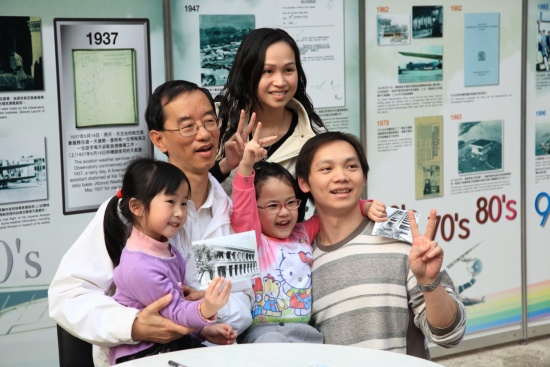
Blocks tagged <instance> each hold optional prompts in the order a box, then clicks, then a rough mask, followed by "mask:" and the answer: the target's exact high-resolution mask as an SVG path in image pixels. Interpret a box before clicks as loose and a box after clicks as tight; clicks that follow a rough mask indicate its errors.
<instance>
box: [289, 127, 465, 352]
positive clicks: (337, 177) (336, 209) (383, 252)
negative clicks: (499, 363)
mask: <svg viewBox="0 0 550 367" xmlns="http://www.w3.org/2000/svg"><path fill="white" fill-rule="evenodd" d="M367 173H368V164H367V160H366V158H365V154H364V151H363V148H362V146H361V143H360V142H359V141H358V140H357V139H356V138H355V137H354V136H353V135H350V134H346V133H341V132H327V133H322V134H320V135H317V136H315V137H313V138H311V139H310V140H309V141H308V142H307V143H306V144H305V145H304V146H303V147H302V149H301V151H300V154H299V157H298V162H297V165H296V175H297V177H298V182H299V185H300V188H301V189H302V190H303V191H304V192H306V193H307V194H308V195H311V197H312V198H313V201H314V202H315V206H316V208H317V213H318V215H319V219H320V222H321V231H320V232H319V234H318V235H317V237H316V239H315V241H314V246H313V250H314V252H313V268H312V298H313V312H312V318H311V319H312V321H313V323H314V324H315V326H316V327H317V328H319V330H320V331H321V332H322V333H323V335H324V336H325V343H327V344H343V345H355V346H362V347H367V348H375V349H382V350H388V351H393V352H398V353H403V354H405V353H406V354H409V355H415V356H417V357H422V358H426V359H429V353H428V349H427V344H426V340H429V341H431V342H433V343H435V344H438V345H440V346H443V347H453V346H456V345H457V344H458V343H459V342H460V341H461V340H462V338H463V336H464V332H465V329H466V312H465V309H464V305H463V304H462V303H461V302H460V301H459V300H458V298H457V296H456V294H455V292H454V286H453V283H452V280H451V279H450V278H449V276H448V275H447V273H446V272H445V271H441V266H442V263H443V249H442V248H441V247H439V246H438V244H437V242H435V241H432V238H433V235H434V228H435V215H436V212H435V210H433V211H432V212H431V213H430V218H429V220H428V226H427V229H426V232H425V234H424V235H421V234H420V232H419V231H418V227H417V224H416V220H415V218H414V215H413V214H412V212H410V213H409V220H410V226H411V231H412V235H413V243H412V246H411V244H409V243H406V242H401V241H398V240H394V239H389V238H385V237H377V236H373V235H372V226H373V224H374V223H373V222H370V221H369V220H368V218H365V217H363V216H362V215H361V213H360V211H359V210H357V205H358V204H357V203H358V202H359V198H360V197H361V195H362V193H363V188H364V186H365V184H366V180H367Z"/></svg>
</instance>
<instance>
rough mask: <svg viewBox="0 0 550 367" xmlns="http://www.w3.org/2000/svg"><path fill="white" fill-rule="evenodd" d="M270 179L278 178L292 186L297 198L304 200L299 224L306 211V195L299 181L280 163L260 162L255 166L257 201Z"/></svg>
mask: <svg viewBox="0 0 550 367" xmlns="http://www.w3.org/2000/svg"><path fill="white" fill-rule="evenodd" d="M270 178H277V179H279V180H281V181H282V182H284V183H286V184H288V185H290V186H292V188H293V189H294V194H295V195H296V198H298V199H300V200H302V204H301V205H300V206H299V207H298V222H301V221H303V220H304V216H305V213H306V212H305V211H306V200H307V198H305V194H304V192H303V191H302V190H300V187H299V186H298V181H296V179H295V178H294V177H292V174H291V173H290V172H289V171H288V170H287V169H286V168H284V167H283V166H281V165H280V164H279V163H275V162H265V161H259V162H256V163H255V164H254V188H255V189H256V199H258V197H259V196H260V193H261V190H262V184H263V183H264V182H266V181H267V180H269V179H270Z"/></svg>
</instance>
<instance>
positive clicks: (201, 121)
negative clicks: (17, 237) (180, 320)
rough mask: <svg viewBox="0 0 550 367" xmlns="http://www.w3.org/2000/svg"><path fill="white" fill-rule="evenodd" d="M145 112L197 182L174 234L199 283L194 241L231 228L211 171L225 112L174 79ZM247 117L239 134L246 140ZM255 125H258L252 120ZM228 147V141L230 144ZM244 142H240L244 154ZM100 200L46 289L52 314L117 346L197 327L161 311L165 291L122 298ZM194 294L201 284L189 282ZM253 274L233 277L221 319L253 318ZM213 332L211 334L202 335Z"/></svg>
mask: <svg viewBox="0 0 550 367" xmlns="http://www.w3.org/2000/svg"><path fill="white" fill-rule="evenodd" d="M145 119H146V121H147V125H148V128H149V137H150V139H151V141H152V142H153V144H154V145H155V147H157V148H158V149H159V150H160V151H161V152H163V153H165V154H166V155H167V156H168V162H170V163H172V164H173V165H175V166H177V167H179V168H180V169H181V170H182V171H183V172H185V174H186V176H187V177H188V179H189V182H190V184H191V192H190V194H191V195H190V200H189V202H188V206H187V222H186V224H185V226H184V227H183V228H182V230H181V231H180V233H179V235H177V236H176V237H174V239H173V240H171V243H172V245H173V246H174V247H175V248H177V249H179V250H180V251H181V253H182V254H183V256H184V258H185V260H186V262H187V269H186V279H187V282H188V284H189V285H190V286H191V287H192V288H194V289H198V287H199V283H198V276H197V268H196V264H195V258H194V255H193V251H192V248H191V242H192V241H197V240H200V239H205V238H214V237H219V236H224V235H228V234H231V233H233V230H232V227H231V224H230V219H229V214H230V211H231V201H230V200H229V198H228V197H227V195H226V193H225V192H224V190H223V189H222V187H221V186H220V184H219V183H218V182H217V181H216V180H215V179H214V178H213V176H212V175H211V174H210V173H209V170H210V169H211V168H212V167H213V166H214V163H215V160H216V154H217V151H218V142H219V138H220V131H219V127H220V119H218V117H217V116H216V112H215V108H214V102H213V100H212V97H211V95H210V93H209V92H208V91H207V90H205V89H202V88H199V87H198V86H197V85H196V84H193V83H189V82H186V81H169V82H166V83H164V84H162V85H161V86H159V87H158V88H157V89H156V90H155V92H154V93H153V94H152V95H151V97H150V99H149V103H148V106H147V110H146V112H145ZM243 124H244V122H243V123H242V124H241V125H240V128H239V130H238V132H237V134H236V136H235V139H234V141H233V145H234V146H237V144H235V142H242V139H241V138H242V136H246V135H248V133H249V128H247V129H246V131H243V130H244V129H243V127H242V126H243ZM250 128H252V127H250ZM226 147H227V145H226ZM238 151H239V149H238V148H236V153H237V154H238ZM105 206H106V203H104V204H102V205H101V206H100V208H99V209H98V211H97V214H96V215H95V217H94V218H93V219H92V221H91V223H90V224H89V225H88V227H87V228H86V229H85V230H84V232H83V233H82V234H81V236H80V237H79V238H78V239H77V240H76V242H75V243H74V244H73V246H72V247H71V248H70V249H69V251H68V252H67V253H66V254H65V255H64V257H63V259H62V260H61V263H60V265H59V268H58V270H57V273H56V275H55V277H54V279H53V281H52V283H51V285H50V289H49V292H48V298H49V310H50V316H51V317H52V318H53V319H54V320H55V321H56V322H57V323H58V324H60V325H61V326H62V327H63V328H65V329H66V330H67V331H69V332H70V333H71V334H74V335H76V336H78V337H79V338H81V339H83V340H86V341H88V342H90V343H93V344H96V345H99V346H102V347H111V346H114V345H119V344H128V343H134V342H135V341H151V342H155V343H166V342H169V341H172V340H174V339H177V338H179V337H181V336H182V335H184V334H188V333H189V332H191V331H192V330H190V329H188V328H186V327H185V326H181V325H177V324H174V323H173V322H171V321H170V320H168V319H165V318H163V317H162V316H161V315H160V314H159V311H160V310H161V309H162V308H163V307H165V306H166V305H168V304H169V303H170V301H171V299H170V296H166V297H164V298H162V299H160V300H158V301H157V302H155V303H153V304H152V305H150V306H149V307H147V308H146V309H144V310H143V311H141V312H138V310H136V309H132V308H127V307H124V306H121V305H120V304H118V303H117V302H116V301H115V300H114V299H112V298H111V297H110V295H112V293H113V291H114V290H113V262H112V261H111V259H110V257H109V254H108V252H107V250H106V248H105V242H104V238H103V217H104V212H105ZM186 292H187V293H188V292H191V294H190V295H189V296H188V297H190V298H192V299H197V298H200V297H202V295H203V294H202V293H203V292H200V291H194V290H193V289H186ZM252 298H253V295H252V293H251V288H250V283H249V282H239V283H233V286H232V294H231V297H230V299H229V302H228V303H227V305H226V306H224V307H223V308H222V309H221V310H220V311H219V312H218V321H219V322H223V323H227V324H230V325H231V326H233V328H234V329H235V330H236V331H237V332H238V333H240V332H242V331H244V330H245V329H246V328H247V327H248V326H249V325H250V323H251V321H252V319H251V313H250V310H251V301H252ZM201 336H202V337H203V338H205V339H208V337H209V336H208V335H201ZM105 349H106V348H102V351H98V350H95V351H94V362H95V365H96V366H103V365H108V364H107V359H106V354H105V351H106V350H105Z"/></svg>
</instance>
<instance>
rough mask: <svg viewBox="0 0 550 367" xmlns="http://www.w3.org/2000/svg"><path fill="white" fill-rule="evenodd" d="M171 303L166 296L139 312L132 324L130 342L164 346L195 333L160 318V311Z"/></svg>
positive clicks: (170, 297) (168, 296) (169, 297)
mask: <svg viewBox="0 0 550 367" xmlns="http://www.w3.org/2000/svg"><path fill="white" fill-rule="evenodd" d="M171 301H172V295H171V294H167V295H166V296H164V297H162V298H160V299H158V300H156V301H155V302H153V303H151V304H150V305H149V306H147V307H145V308H144V309H143V310H142V311H140V312H139V313H138V316H137V317H136V318H135V320H134V323H133V324H132V340H134V341H148V342H153V343H160V344H166V343H168V342H171V341H172V340H176V339H178V338H181V337H182V336H183V335H187V334H190V333H192V332H193V331H195V329H191V328H188V327H186V326H183V325H178V324H176V323H175V322H173V321H172V320H169V319H166V318H164V317H162V316H161V314H160V310H162V309H163V308H164V307H166V306H168V305H169V304H170V302H171Z"/></svg>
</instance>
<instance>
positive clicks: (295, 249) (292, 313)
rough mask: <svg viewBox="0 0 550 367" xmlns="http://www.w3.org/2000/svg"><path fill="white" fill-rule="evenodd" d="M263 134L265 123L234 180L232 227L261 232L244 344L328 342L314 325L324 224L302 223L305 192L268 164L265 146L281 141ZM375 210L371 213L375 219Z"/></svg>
mask: <svg viewBox="0 0 550 367" xmlns="http://www.w3.org/2000/svg"><path fill="white" fill-rule="evenodd" d="M261 129H262V123H260V122H259V123H258V124H257V127H256V131H255V133H254V137H253V138H252V139H251V140H250V141H249V142H248V143H247V144H246V145H245V148H244V153H243V158H242V160H241V163H240V164H239V166H238V167H237V169H236V174H235V178H234V180H233V193H232V195H233V212H232V214H231V224H232V226H233V229H234V230H235V231H236V232H245V231H250V230H254V231H255V232H256V241H257V244H258V257H259V262H260V277H259V278H256V279H254V281H253V285H252V286H253V289H254V294H255V300H254V305H253V310H252V319H253V320H252V326H250V327H249V328H248V330H247V331H246V332H245V333H244V334H243V335H242V336H241V339H240V341H241V342H243V343H284V342H290V343H323V335H322V334H321V333H320V332H319V331H318V330H317V329H315V328H314V327H312V326H310V325H309V324H308V323H309V319H310V314H311V262H312V248H311V241H312V240H313V239H314V238H315V236H316V235H317V232H318V231H319V220H318V218H317V216H313V217H312V218H310V219H308V220H307V221H305V222H302V223H297V220H298V208H299V207H300V205H301V204H302V202H301V200H300V199H298V193H299V192H300V189H299V188H298V185H297V183H296V180H295V179H294V177H292V175H291V174H290V172H289V171H288V170H287V169H286V168H284V167H283V166H281V165H280V164H278V163H270V162H265V161H264V160H263V158H264V157H265V155H266V153H267V149H265V148H264V146H267V145H269V144H270V143H271V142H272V141H273V140H275V139H276V136H268V137H264V138H260V136H262V135H261ZM369 204H370V203H369ZM380 204H381V203H380ZM361 205H363V206H367V205H368V204H366V202H362V203H361ZM373 207H374V205H370V206H369V208H368V210H369V212H368V216H369V217H371V218H372V217H373V215H372V214H373V213H371V210H373V209H372V208H373ZM374 217H376V219H373V220H379V219H378V217H377V216H374Z"/></svg>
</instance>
